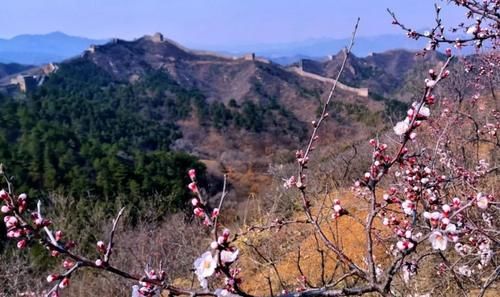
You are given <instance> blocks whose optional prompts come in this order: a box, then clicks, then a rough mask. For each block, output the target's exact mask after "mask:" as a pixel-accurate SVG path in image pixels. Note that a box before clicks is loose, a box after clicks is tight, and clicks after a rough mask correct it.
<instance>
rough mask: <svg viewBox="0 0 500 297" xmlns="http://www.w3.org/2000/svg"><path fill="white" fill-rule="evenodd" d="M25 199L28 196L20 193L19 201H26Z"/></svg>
mask: <svg viewBox="0 0 500 297" xmlns="http://www.w3.org/2000/svg"><path fill="white" fill-rule="evenodd" d="M26 198H28V195H26V194H25V193H22V194H20V195H19V198H18V199H19V200H26Z"/></svg>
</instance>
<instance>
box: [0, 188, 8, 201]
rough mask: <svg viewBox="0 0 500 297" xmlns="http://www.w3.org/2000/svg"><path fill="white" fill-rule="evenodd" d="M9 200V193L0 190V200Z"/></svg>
mask: <svg viewBox="0 0 500 297" xmlns="http://www.w3.org/2000/svg"><path fill="white" fill-rule="evenodd" d="M7 199H9V193H7V191H5V190H4V189H2V190H0V200H7Z"/></svg>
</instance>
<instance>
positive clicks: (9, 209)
mask: <svg viewBox="0 0 500 297" xmlns="http://www.w3.org/2000/svg"><path fill="white" fill-rule="evenodd" d="M1 211H2V213H9V212H11V211H12V209H11V208H10V207H8V206H7V205H2V208H1Z"/></svg>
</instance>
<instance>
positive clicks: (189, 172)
mask: <svg viewBox="0 0 500 297" xmlns="http://www.w3.org/2000/svg"><path fill="white" fill-rule="evenodd" d="M188 175H189V178H190V179H191V180H194V179H196V170H194V169H189V171H188Z"/></svg>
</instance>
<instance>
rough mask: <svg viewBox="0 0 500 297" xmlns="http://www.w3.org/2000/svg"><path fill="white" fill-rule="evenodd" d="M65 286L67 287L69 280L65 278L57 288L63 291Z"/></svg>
mask: <svg viewBox="0 0 500 297" xmlns="http://www.w3.org/2000/svg"><path fill="white" fill-rule="evenodd" d="M67 286H69V278H67V277H65V278H63V279H62V281H61V282H60V283H59V288H60V289H64V288H66V287H67Z"/></svg>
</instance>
